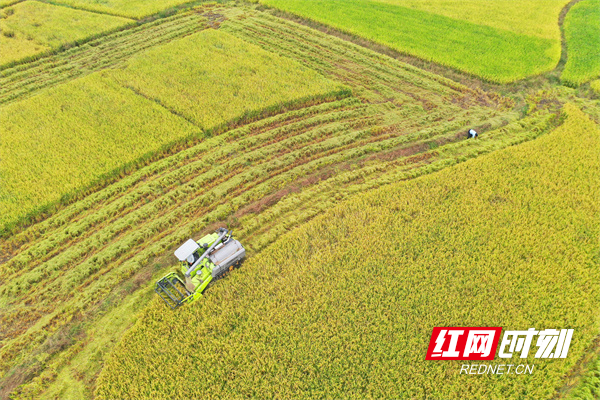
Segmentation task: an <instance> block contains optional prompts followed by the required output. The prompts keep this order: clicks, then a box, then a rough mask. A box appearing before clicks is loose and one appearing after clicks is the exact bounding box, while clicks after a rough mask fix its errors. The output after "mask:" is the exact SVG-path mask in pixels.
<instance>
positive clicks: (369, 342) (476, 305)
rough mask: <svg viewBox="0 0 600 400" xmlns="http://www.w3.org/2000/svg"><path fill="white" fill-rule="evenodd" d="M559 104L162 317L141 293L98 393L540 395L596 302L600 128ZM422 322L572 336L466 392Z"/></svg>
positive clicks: (310, 226)
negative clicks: (432, 356)
mask: <svg viewBox="0 0 600 400" xmlns="http://www.w3.org/2000/svg"><path fill="white" fill-rule="evenodd" d="M565 112H566V113H567V118H566V120H565V122H564V123H563V124H562V125H561V126H560V127H559V128H557V129H555V130H554V131H553V132H551V133H550V134H547V135H545V136H542V137H540V138H538V139H536V140H534V141H532V142H529V143H525V144H521V145H519V146H516V147H510V148H508V149H504V150H500V151H497V152H494V153H491V154H489V155H486V156H482V157H479V158H477V159H474V160H470V161H467V162H465V163H463V164H460V165H457V166H454V167H451V168H447V169H445V170H443V171H440V172H437V173H434V174H430V175H427V176H424V177H421V178H417V179H415V180H412V181H409V182H405V183H395V184H391V185H388V186H385V187H383V188H381V189H378V190H374V191H372V192H369V193H365V194H360V195H357V196H353V197H351V198H350V199H349V200H348V201H346V202H344V203H342V204H340V205H338V206H336V207H334V208H332V209H331V210H329V211H327V212H325V213H324V214H323V215H321V216H319V217H317V218H315V219H313V220H312V221H310V222H308V223H307V224H305V225H303V226H301V227H299V228H297V229H294V230H293V231H291V232H290V233H288V234H286V235H284V236H282V237H280V238H279V239H278V240H276V241H275V242H274V243H273V244H272V245H270V246H269V247H267V248H266V249H265V250H264V251H262V252H261V253H260V254H258V255H257V256H255V257H253V258H252V259H251V260H248V261H247V262H246V263H245V265H244V267H243V269H242V270H241V271H239V272H238V273H236V274H233V275H231V276H230V277H229V278H228V279H227V281H226V283H223V284H220V285H215V287H214V288H213V289H212V290H211V291H209V292H208V294H207V295H206V296H205V298H204V299H203V300H202V305H201V306H195V305H192V306H189V307H185V308H183V309H181V310H179V311H177V312H174V313H171V312H169V313H165V312H164V311H165V310H164V304H162V302H161V301H160V300H158V299H156V300H155V301H153V302H152V304H151V306H150V307H149V308H147V309H146V310H145V311H144V312H143V313H142V315H141V316H140V319H139V320H138V321H137V322H136V325H135V326H134V327H133V328H132V329H131V330H129V331H128V332H127V333H126V334H125V335H124V336H123V338H122V340H121V342H120V343H119V345H117V347H116V349H115V351H114V352H113V354H112V355H111V357H110V359H109V361H108V362H107V364H106V367H105V368H104V369H103V371H102V373H101V374H100V377H99V379H98V386H97V391H96V395H97V397H98V398H100V399H111V398H122V397H124V396H131V397H134V398H156V397H161V398H179V397H180V396H181V395H182V390H183V389H182V388H185V395H186V396H191V397H200V396H202V397H205V398H242V397H258V398H267V397H268V398H272V397H277V398H415V397H418V398H464V399H466V398H472V399H479V398H497V399H501V398H535V399H540V398H550V397H552V396H553V395H554V394H555V393H556V390H558V389H560V388H561V386H562V380H563V377H564V375H565V374H566V373H567V372H568V371H569V370H570V369H571V368H572V367H573V366H574V365H575V363H576V362H577V360H578V359H579V358H580V357H581V356H582V355H583V354H584V353H585V352H586V351H587V350H588V349H589V348H590V346H591V344H592V339H593V338H594V337H596V336H597V326H598V322H599V320H598V311H599V307H598V305H599V304H600V303H599V301H600V270H599V269H598V258H597V249H598V245H599V244H600V243H599V238H600V235H599V234H600V232H599V228H600V226H599V225H598V219H597V216H598V212H599V211H600V209H599V207H600V159H599V158H598V152H599V151H600V129H598V126H597V125H596V124H595V123H594V122H592V121H591V120H590V119H589V118H588V117H587V116H586V115H585V114H584V113H582V112H581V111H580V110H579V109H577V108H576V107H575V106H573V105H567V106H566V107H565ZM182 321H185V323H182ZM434 326H502V327H504V328H505V329H525V328H526V327H538V328H542V327H551V326H552V327H553V326H569V327H571V328H574V329H575V332H576V333H575V336H574V339H573V343H572V345H571V348H570V353H569V357H568V358H567V359H565V360H562V359H561V360H550V361H549V360H535V359H533V354H531V355H530V359H529V360H528V361H529V362H530V363H535V365H536V367H537V368H538V370H536V373H535V374H533V375H526V376H518V375H512V376H511V375H505V376H503V377H501V378H500V377H494V376H484V377H480V379H472V380H470V381H469V383H468V384H466V383H465V378H464V377H460V376H458V372H459V366H460V364H461V362H460V361H456V362H446V363H444V362H427V361H424V354H425V352H426V349H427V346H428V344H429V336H430V332H431V329H432V328H433V327H434ZM183 349H185V352H184V353H183V354H182V353H181V351H182V350H183ZM513 361H514V362H517V361H518V360H517V359H515V360H513ZM198 371H211V372H210V378H209V379H200V380H198V379H195V378H196V377H197V376H198ZM192 381H193V382H195V384H194V385H189V384H188V383H189V382H192Z"/></svg>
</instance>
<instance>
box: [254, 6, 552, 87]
mask: <svg viewBox="0 0 600 400" xmlns="http://www.w3.org/2000/svg"><path fill="white" fill-rule="evenodd" d="M261 1H262V3H264V4H267V5H270V6H274V7H277V8H280V9H282V10H285V11H289V12H291V13H294V14H297V15H300V16H302V17H304V18H308V19H312V20H315V21H318V22H321V23H324V24H327V25H330V26H333V27H334V28H337V29H340V30H343V31H346V32H349V33H351V34H355V35H358V36H361V37H364V38H367V39H369V40H372V41H374V42H377V43H380V44H383V45H386V46H389V47H391V48H393V49H395V50H398V51H400V52H405V53H408V54H410V55H414V56H417V57H420V58H423V59H426V60H431V61H434V62H437V63H440V64H443V65H446V66H449V67H453V68H456V69H459V70H461V71H464V72H467V73H471V74H474V75H477V76H480V77H482V78H485V79H487V80H490V81H493V82H499V83H506V82H511V81H515V80H517V79H521V78H525V77H527V76H530V75H535V74H539V73H542V72H546V71H549V70H552V69H553V68H554V67H555V66H556V64H557V63H558V60H559V58H560V50H561V49H560V41H559V40H557V39H556V38H555V39H547V38H541V37H534V36H527V35H522V34H517V33H514V32H511V31H508V30H503V29H497V28H493V27H490V26H485V25H478V24H474V23H471V22H467V21H461V20H457V19H453V18H448V17H445V16H442V15H436V14H432V13H429V12H425V11H420V10H415V9H411V8H407V7H401V6H397V5H394V4H387V3H382V2H379V1H372V0H333V1H332V0H314V1H303V0H261Z"/></svg>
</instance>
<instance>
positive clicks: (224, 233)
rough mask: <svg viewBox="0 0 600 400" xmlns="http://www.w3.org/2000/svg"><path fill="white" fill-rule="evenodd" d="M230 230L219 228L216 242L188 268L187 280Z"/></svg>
mask: <svg viewBox="0 0 600 400" xmlns="http://www.w3.org/2000/svg"><path fill="white" fill-rule="evenodd" d="M228 232H229V231H228V230H227V229H225V228H219V238H218V239H217V240H215V242H214V243H213V244H212V246H210V247H209V248H208V249H206V251H205V252H204V254H202V256H201V257H200V258H199V259H197V260H196V262H195V263H193V264H192V265H191V266H190V267H189V268H188V270H187V271H186V272H185V277H186V280H188V279H189V278H190V277H191V276H192V272H194V271H195V270H196V268H198V265H200V263H201V262H202V260H204V259H205V258H206V256H207V255H208V253H210V252H211V251H212V250H213V249H214V248H215V247H217V245H218V244H219V243H221V241H222V240H223V238H224V237H225V236H226V235H227V233H228Z"/></svg>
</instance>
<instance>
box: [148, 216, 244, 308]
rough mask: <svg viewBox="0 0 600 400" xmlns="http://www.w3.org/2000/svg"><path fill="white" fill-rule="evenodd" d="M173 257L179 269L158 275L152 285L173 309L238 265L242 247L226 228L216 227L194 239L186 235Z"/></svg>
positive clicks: (190, 299) (194, 297)
mask: <svg viewBox="0 0 600 400" xmlns="http://www.w3.org/2000/svg"><path fill="white" fill-rule="evenodd" d="M200 253H202V255H200ZM175 257H177V259H178V260H179V261H180V263H181V265H180V271H178V272H171V273H170V274H167V275H166V276H164V277H162V278H161V279H160V280H159V281H158V282H156V287H155V288H154V291H155V292H156V293H157V294H158V295H159V296H160V297H161V298H162V299H163V300H164V301H165V303H166V304H167V305H168V306H169V307H171V308H173V309H175V308H177V307H179V306H180V305H182V304H185V303H190V302H192V301H194V300H196V299H198V298H199V297H201V296H202V292H203V291H204V289H206V287H207V286H208V285H209V284H210V283H211V282H212V281H213V280H215V279H218V278H220V277H222V276H223V275H225V274H226V273H227V272H230V271H232V270H233V269H234V268H235V267H236V266H237V265H239V263H240V262H241V261H242V260H243V259H244V257H246V250H245V249H244V246H242V244H241V243H240V242H239V241H237V240H235V239H234V238H233V237H232V233H231V232H230V231H228V230H227V229H225V228H219V229H218V230H217V231H216V232H215V233H211V234H209V235H206V236H204V237H203V238H202V239H200V240H199V241H198V242H196V241H194V240H193V239H189V240H188V241H187V242H185V243H184V244H182V245H181V246H180V247H179V248H178V249H177V250H175ZM182 278H183V279H182Z"/></svg>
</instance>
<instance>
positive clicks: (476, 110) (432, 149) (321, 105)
mask: <svg viewBox="0 0 600 400" xmlns="http://www.w3.org/2000/svg"><path fill="white" fill-rule="evenodd" d="M206 26H211V27H213V28H218V29H219V31H220V32H222V33H224V32H226V33H227V34H228V35H231V36H234V37H235V39H234V38H231V37H230V36H228V38H227V40H228V41H232V42H236V41H237V40H239V41H240V42H239V43H243V46H245V48H248V49H257V48H261V49H262V51H266V52H270V53H275V54H279V55H281V56H282V57H285V58H282V59H283V60H285V61H288V62H289V60H293V62H295V63H297V64H298V65H301V66H302V68H306V69H309V70H314V71H317V72H318V73H319V76H322V77H325V78H326V79H329V80H331V81H334V82H336V85H340V84H342V85H345V86H347V87H349V88H350V89H351V91H352V94H351V95H349V96H347V97H343V98H329V97H326V98H318V99H317V100H316V101H309V102H308V103H307V104H295V107H294V108H293V109H286V108H282V109H279V110H276V111H277V112H275V113H273V114H269V115H261V116H260V118H256V119H252V120H243V121H239V124H236V125H235V127H234V128H233V129H230V128H228V127H223V129H222V130H217V131H215V132H214V134H213V135H212V136H209V137H204V136H201V137H200V138H196V139H192V140H189V141H185V142H184V143H180V144H177V145H175V146H173V147H170V148H169V150H168V151H167V152H165V153H160V157H158V156H157V155H153V156H152V158H151V159H148V160H146V161H144V163H143V164H142V163H140V164H136V165H135V168H131V169H128V170H127V173H123V174H118V176H120V179H118V180H110V181H107V182H104V185H105V186H104V187H96V188H94V189H95V190H94V191H92V192H91V193H89V194H88V195H87V196H85V197H83V195H81V196H79V197H78V200H77V201H74V200H73V201H70V202H69V203H67V204H62V205H61V206H60V207H57V208H56V209H55V210H53V212H52V214H51V215H48V216H47V217H46V218H44V219H43V220H40V221H39V222H37V223H32V224H31V225H30V226H27V227H20V228H19V229H17V230H15V231H14V232H13V234H12V235H10V236H5V237H3V238H0V254H1V256H0V265H1V268H0V305H1V307H0V325H2V326H3V327H4V328H3V329H0V341H1V342H2V347H0V386H2V387H3V389H2V390H4V391H5V392H9V391H11V392H10V396H11V398H14V399H30V398H68V397H73V398H87V397H92V396H93V393H92V390H93V388H94V387H95V385H96V377H97V376H98V373H99V372H100V370H101V369H102V367H103V365H104V361H105V359H106V357H107V355H108V354H109V353H110V351H111V350H112V348H113V347H114V346H115V343H117V342H118V340H119V338H120V337H121V335H123V333H124V332H125V331H126V330H127V329H128V328H129V327H130V326H132V325H133V323H134V322H135V320H136V318H137V313H138V312H139V311H140V310H141V309H143V308H144V307H145V306H146V305H147V304H148V303H149V302H150V299H151V298H152V297H151V296H153V291H152V286H153V283H154V281H155V280H156V279H158V278H160V276H161V275H164V274H165V273H166V271H168V270H170V267H171V265H172V261H173V257H172V250H173V248H174V247H175V246H177V245H179V244H181V242H182V241H185V240H186V239H188V238H189V237H194V238H198V237H199V236H202V235H203V234H204V233H206V232H208V231H210V230H212V229H213V227H214V226H217V225H219V226H223V225H228V226H229V227H230V228H233V229H234V231H235V234H236V236H237V237H238V238H240V239H241V240H242V242H243V243H244V245H245V246H246V247H247V249H248V252H249V254H250V255H251V257H252V255H255V254H257V253H259V252H261V251H262V250H264V249H265V248H267V247H268V246H269V245H270V244H271V243H273V242H274V241H276V240H277V239H278V238H280V237H281V236H282V235H284V234H285V233H286V232H288V231H290V230H291V229H293V228H294V227H297V226H299V225H302V224H304V223H305V222H307V221H309V220H311V219H313V218H315V217H317V216H319V215H321V214H323V213H325V212H326V211H327V210H328V209H330V208H332V207H334V206H335V205H336V204H338V203H339V202H341V201H342V200H344V199H347V198H351V197H352V196H354V195H355V194H357V193H364V192H366V191H369V190H371V189H374V188H377V187H380V186H386V185H389V184H394V183H397V182H399V181H404V180H408V179H413V178H415V177H418V176H421V175H425V174H429V173H432V172H435V171H439V170H442V169H444V168H447V167H449V166H452V165H454V164H457V163H460V162H463V161H466V160H468V159H471V158H474V157H477V156H479V155H481V154H485V153H489V152H492V151H494V150H498V149H502V148H505V147H508V146H511V145H515V144H519V143H522V142H525V141H528V140H531V139H534V138H536V137H538V136H540V135H544V134H545V133H547V132H548V131H549V130H551V129H552V128H553V127H554V126H556V124H557V123H558V122H559V118H558V116H557V114H556V111H555V110H551V108H550V107H548V104H550V105H552V104H554V103H555V99H554V98H553V97H552V96H545V97H544V96H536V97H534V96H532V97H531V99H529V98H528V99H527V102H528V104H529V105H530V108H529V110H528V111H527V115H526V116H523V115H521V113H519V112H517V111H515V110H512V108H513V105H514V103H512V102H511V101H510V99H507V98H504V97H501V96H499V95H497V94H494V93H491V92H483V91H481V90H477V89H475V90H473V89H470V88H468V87H466V86H464V85H462V84H459V83H456V82H454V81H451V80H449V79H446V78H444V77H442V76H439V75H435V74H433V73H430V72H427V71H423V70H421V69H418V68H415V67H413V66H411V65H408V64H405V63H402V62H399V61H397V60H395V59H393V58H390V57H387V56H384V55H381V54H377V53H375V52H373V51H371V50H368V49H365V48H363V47H359V46H356V45H355V44H353V43H349V42H346V41H343V40H340V39H337V38H335V37H332V36H330V35H327V34H325V33H323V32H320V31H316V30H313V29H310V28H308V27H305V26H301V25H299V24H296V23H293V22H290V21H287V20H283V19H280V18H276V17H273V16H271V15H268V13H265V12H258V11H256V10H251V9H247V8H246V7H243V8H239V7H233V8H225V7H218V8H217V7H214V8H211V9H210V10H209V11H206V10H204V9H203V10H199V9H194V10H189V11H185V12H182V13H178V14H175V15H172V16H170V17H167V18H159V19H157V20H156V21H153V22H149V23H143V24H141V25H139V26H136V27H133V28H129V29H125V30H123V31H119V32H115V33H112V34H111V35H109V36H107V37H102V38H98V39H95V40H93V41H90V42H87V43H86V44H85V45H84V46H81V48H73V49H69V50H67V51H65V52H61V53H57V54H53V55H52V56H49V57H47V58H45V59H40V60H37V61H35V62H32V63H27V64H22V65H17V66H15V67H13V68H10V69H5V70H3V71H0V102H4V104H7V103H8V105H6V106H4V107H8V106H14V105H17V104H21V102H22V101H23V100H24V99H26V100H33V99H35V98H37V97H41V96H43V95H44V94H45V93H47V92H48V89H47V88H48V87H52V86H54V85H57V83H60V82H65V81H68V80H71V79H73V78H74V77H77V76H81V75H85V74H89V73H90V72H91V71H97V70H98V69H103V68H106V67H110V68H119V71H116V72H115V71H112V70H108V71H106V72H103V73H101V74H99V76H100V77H101V78H102V79H106V80H108V82H111V83H113V84H116V83H115V82H114V81H110V80H109V78H112V76H113V74H116V73H122V72H123V71H127V68H129V65H130V63H128V62H127V60H129V59H130V58H131V57H133V56H134V55H138V57H137V58H136V61H135V62H140V60H143V59H144V57H147V56H146V55H145V54H144V55H142V54H141V52H142V51H145V50H147V49H148V47H150V46H152V44H153V43H158V44H161V43H166V42H170V41H171V40H173V39H174V38H180V37H182V36H187V35H189V34H191V33H192V32H194V31H196V30H200V29H205V28H206ZM217 36H218V35H217ZM238 47H239V46H238ZM253 51H254V50H253ZM257 53H260V51H258V50H257ZM169 54H170V53H166V54H165V56H169ZM185 56H187V55H185ZM155 60H157V63H160V62H162V61H163V60H161V59H155ZM202 61H203V60H198V62H202ZM171 62H173V61H171ZM173 63H174V62H173ZM174 64H175V63H174ZM173 68H174V69H176V70H178V71H180V70H182V68H180V67H179V66H177V65H174V66H173ZM192 68H197V66H196V65H193V66H192ZM185 73H186V72H185V71H183V74H184V78H185V79H187V78H186V77H185ZM170 75H171V76H173V74H170ZM94 76H96V75H94ZM175 78H176V76H173V79H175ZM88 79H90V80H91V79H95V78H93V77H89V78H88ZM321 79H322V78H321ZM75 82H78V81H75ZM61 87H63V86H58V87H56V88H54V89H55V90H58V89H60V88H61ZM117 87H119V86H117ZM337 87H339V86H337ZM564 89H565V90H569V89H567V88H564ZM131 93H134V92H133V91H131ZM156 93H158V95H160V94H161V92H160V91H157V92H156ZM342 95H343V96H345V95H348V92H344V93H342ZM164 98H165V97H160V96H158V97H157V98H153V100H157V101H160V102H162V101H163V99H164ZM581 101H583V100H581ZM586 104H589V103H586ZM172 105H173V106H177V104H175V103H173V104H172ZM181 110H182V113H185V114H182V115H193V114H191V113H190V110H193V105H192V107H190V108H188V109H185V108H181ZM589 110H592V109H591V108H588V111H589ZM171 111H175V110H174V109H171ZM191 125H193V124H191ZM468 127H476V128H477V129H478V130H479V131H480V132H481V136H480V138H479V139H478V140H465V138H464V132H465V131H466V129H468ZM217 133H219V134H218V135H217ZM245 271H246V269H245V268H242V269H241V270H240V271H236V274H237V273H238V272H239V273H240V274H245ZM234 275H235V274H233V275H231V278H232V279H233V277H234ZM292 275H293V274H292ZM242 276H247V275H242ZM236 279H240V278H236ZM228 285H229V281H225V282H217V283H216V284H215V285H214V287H213V288H211V289H210V290H209V292H212V291H213V289H214V288H217V287H220V286H228ZM219 290H222V289H219ZM216 293H219V292H216ZM205 300H206V299H204V300H202V302H203V303H204V302H205ZM203 303H202V304H203ZM197 304H198V303H197ZM194 307H196V306H194ZM173 345H174V346H173V348H174V347H175V344H173ZM177 347H179V345H178V344H177ZM186 354H192V355H195V354H196V353H195V352H189V353H186ZM17 385H20V386H18V387H17ZM188 386H189V385H186V386H185V387H188ZM134 390H137V389H136V388H134ZM181 393H182V392H181V391H179V392H178V394H177V396H178V397H181V396H182V394H181ZM158 397H161V398H162V397H164V394H163V395H159V396H158Z"/></svg>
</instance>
